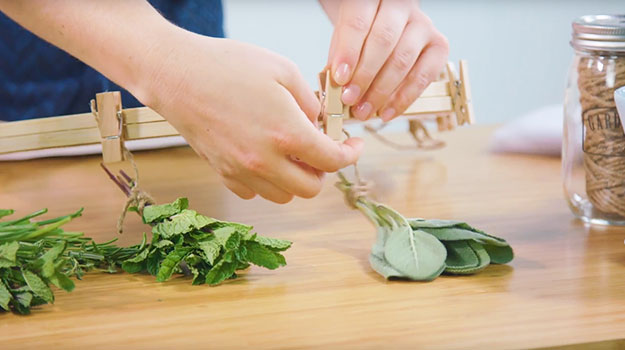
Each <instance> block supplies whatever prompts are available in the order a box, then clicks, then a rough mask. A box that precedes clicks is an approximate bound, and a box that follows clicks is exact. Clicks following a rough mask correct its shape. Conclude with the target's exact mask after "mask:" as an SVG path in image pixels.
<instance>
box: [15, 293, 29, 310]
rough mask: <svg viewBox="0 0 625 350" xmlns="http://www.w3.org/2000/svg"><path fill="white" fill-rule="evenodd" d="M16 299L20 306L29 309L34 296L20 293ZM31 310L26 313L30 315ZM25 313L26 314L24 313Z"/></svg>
mask: <svg viewBox="0 0 625 350" xmlns="http://www.w3.org/2000/svg"><path fill="white" fill-rule="evenodd" d="M15 299H16V300H17V303H18V305H17V306H22V307H24V308H29V307H30V305H31V304H32V302H33V295H32V294H31V293H29V292H24V293H19V294H16V295H15ZM28 312H29V310H26V312H25V313H28ZM22 313H24V312H22Z"/></svg>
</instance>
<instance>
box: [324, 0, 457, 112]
mask: <svg viewBox="0 0 625 350" xmlns="http://www.w3.org/2000/svg"><path fill="white" fill-rule="evenodd" d="M320 2H321V4H322V6H323V8H324V9H325V11H326V13H327V14H328V16H329V17H330V20H331V21H332V22H333V23H334V27H335V29H334V34H333V36H332V43H331V45H330V54H329V57H328V66H330V67H331V72H332V74H333V77H334V80H335V81H336V82H337V83H338V84H339V85H343V86H345V88H344V90H343V95H342V100H343V103H345V104H346V105H350V106H352V107H351V112H352V115H353V116H354V117H356V118H358V119H360V120H367V119H369V118H371V117H372V116H373V115H374V114H375V113H376V112H377V113H378V115H379V116H380V117H381V118H382V120H384V121H389V120H391V119H393V118H395V117H396V116H398V115H401V114H402V113H403V112H404V111H405V110H406V109H407V108H408V107H409V106H410V105H411V104H412V103H413V102H414V101H415V100H416V99H417V98H418V97H419V96H420V95H421V93H422V92H423V90H425V88H426V87H427V86H428V85H429V84H430V83H431V82H432V81H434V80H435V79H436V78H437V77H438V75H439V74H440V72H441V71H442V69H443V66H444V65H445V63H446V62H447V55H448V53H449V45H448V43H447V39H446V38H445V37H444V36H443V35H442V34H441V33H440V32H438V30H436V28H435V27H434V25H433V24H432V21H431V20H430V19H429V18H428V17H427V16H426V15H425V14H424V13H423V12H422V11H421V10H420V9H419V6H418V5H419V4H418V1H415V0H340V1H337V0H320Z"/></svg>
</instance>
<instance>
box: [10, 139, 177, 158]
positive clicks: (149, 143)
mask: <svg viewBox="0 0 625 350" xmlns="http://www.w3.org/2000/svg"><path fill="white" fill-rule="evenodd" d="M184 145H187V142H186V141H185V139H184V138H182V136H168V137H159V138H152V139H143V140H129V141H126V147H128V149H129V150H130V151H142V150H148V149H159V148H167V147H177V146H184ZM89 154H102V145H101V144H95V145H85V146H71V147H60V148H50V149H41V150H36V151H25V152H17V153H9V154H1V155H0V161H15V160H28V159H35V158H49V157H74V156H84V155H89Z"/></svg>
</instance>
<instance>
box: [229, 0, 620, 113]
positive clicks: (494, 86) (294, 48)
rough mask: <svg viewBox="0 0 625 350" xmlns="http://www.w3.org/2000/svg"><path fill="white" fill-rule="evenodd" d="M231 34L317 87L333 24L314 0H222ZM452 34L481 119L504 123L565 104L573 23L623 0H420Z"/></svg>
mask: <svg viewBox="0 0 625 350" xmlns="http://www.w3.org/2000/svg"><path fill="white" fill-rule="evenodd" d="M224 6H225V10H226V11H225V15H226V30H227V35H228V36H229V37H230V38H233V39H237V40H241V41H246V42H249V43H253V44H256V45H259V46H263V47H267V48H269V49H272V50H274V51H276V52H279V53H280V54H282V55H284V56H287V57H289V58H291V59H292V60H293V61H294V62H296V63H297V64H298V65H299V66H300V69H301V71H302V73H303V74H304V76H305V77H306V78H307V79H308V81H309V83H310V85H311V86H312V87H314V88H316V80H315V79H316V74H317V72H318V71H319V70H320V69H321V68H322V67H323V66H324V65H325V62H326V60H327V51H328V47H329V43H330V36H331V33H332V26H331V24H330V22H329V21H328V19H327V17H326V16H325V13H324V12H323V10H322V9H321V6H320V5H319V4H318V2H317V1H315V0H265V1H259V0H224ZM421 6H422V8H423V9H424V11H425V12H426V13H427V14H428V15H429V16H430V17H431V18H432V20H433V21H434V23H435V24H436V26H437V27H438V28H439V30H440V31H441V32H443V33H444V34H445V35H447V37H448V38H449V40H450V45H451V53H450V59H451V60H452V61H454V62H457V61H458V59H459V58H464V59H467V60H468V61H469V68H470V75H471V85H472V88H473V95H474V96H473V97H474V104H475V110H476V115H477V119H478V122H480V123H499V122H504V121H506V120H509V119H511V118H514V117H517V116H519V115H521V114H523V113H525V112H527V111H530V110H532V109H534V108H537V107H540V106H543V105H547V104H553V103H560V102H561V100H562V98H563V91H564V85H565V77H566V74H567V70H568V66H569V63H570V60H571V55H572V51H571V48H570V46H569V44H568V42H569V39H570V32H571V30H570V22H571V20H572V19H574V18H575V17H578V16H580V15H584V14H592V13H619V12H620V13H625V1H624V0H593V1H587V0H586V1H585V0H542V1H541V0H523V1H522V0H505V1H504V0H499V1H497V0H422V1H421Z"/></svg>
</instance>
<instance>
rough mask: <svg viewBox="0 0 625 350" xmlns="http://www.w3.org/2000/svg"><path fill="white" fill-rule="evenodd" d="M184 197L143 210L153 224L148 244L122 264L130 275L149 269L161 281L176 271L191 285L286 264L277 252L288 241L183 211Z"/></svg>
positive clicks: (208, 282)
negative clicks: (251, 268)
mask: <svg viewBox="0 0 625 350" xmlns="http://www.w3.org/2000/svg"><path fill="white" fill-rule="evenodd" d="M188 205H189V202H188V200H187V199H186V198H178V199H177V200H176V201H174V202H173V203H170V204H163V205H152V206H147V207H145V209H144V210H143V221H144V222H145V223H146V224H150V225H153V228H152V242H151V243H150V244H149V245H146V246H145V247H143V248H142V249H141V250H140V251H139V252H138V253H137V255H136V256H134V257H132V258H131V259H128V260H126V261H124V262H123V263H122V268H123V269H124V270H125V271H126V272H129V273H136V272H140V271H147V272H148V273H150V274H152V275H154V276H156V279H157V281H159V282H164V281H167V280H169V279H170V278H171V276H172V275H173V274H174V273H184V274H186V275H193V282H192V283H193V284H203V283H206V284H210V285H215V284H219V283H221V282H223V281H224V280H226V279H229V278H235V277H236V271H237V270H243V269H246V268H248V267H249V266H250V264H254V265H257V266H261V267H265V268H267V269H271V270H273V269H276V268H278V267H280V266H284V265H286V260H285V258H284V256H283V255H282V254H280V252H282V251H284V250H286V249H288V248H289V247H290V246H291V242H289V241H285V240H280V239H274V238H266V237H261V236H258V235H257V234H256V233H252V232H251V231H252V227H251V226H247V225H243V224H239V223H234V222H227V221H219V220H216V219H213V218H209V217H207V216H204V215H201V214H198V213H197V212H196V211H194V210H190V209H187V208H188Z"/></svg>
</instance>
